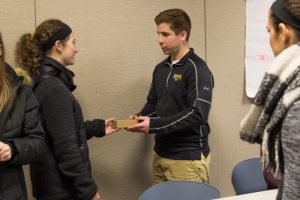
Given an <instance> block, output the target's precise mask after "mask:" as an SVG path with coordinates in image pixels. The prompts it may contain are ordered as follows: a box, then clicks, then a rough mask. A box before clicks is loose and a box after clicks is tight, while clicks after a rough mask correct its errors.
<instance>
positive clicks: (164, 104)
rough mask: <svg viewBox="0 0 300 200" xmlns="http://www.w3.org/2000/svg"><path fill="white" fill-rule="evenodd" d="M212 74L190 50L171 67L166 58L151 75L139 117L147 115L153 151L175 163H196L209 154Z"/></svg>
mask: <svg viewBox="0 0 300 200" xmlns="http://www.w3.org/2000/svg"><path fill="white" fill-rule="evenodd" d="M213 87H214V81H213V75H212V73H211V72H210V70H209V69H208V67H207V65H206V63H205V62H204V61H203V60H202V59H201V58H199V57H198V56H197V55H196V54H195V53H194V51H193V49H190V51H189V52H188V53H187V54H186V55H185V56H184V57H183V58H182V59H180V61H178V62H177V63H176V64H173V65H172V64H171V62H170V57H169V58H167V59H166V60H164V61H163V62H161V63H159V64H158V65H157V66H156V67H155V70H154V72H153V78H152V85H151V89H150V92H149V95H148V98H147V103H146V104H145V106H144V108H143V109H142V111H141V112H140V113H139V115H143V116H149V117H151V118H150V128H149V131H150V133H156V135H155V146H154V150H155V152H156V153H157V154H158V155H160V156H161V157H164V158H169V159H175V160H177V159H178V160H199V159H201V156H200V155H201V152H202V153H203V154H204V155H205V156H207V155H208V154H209V151H210V150H209V146H208V134H209V132H210V128H209V125H208V123H207V121H208V114H209V111H210V107H211V100H212V90H213Z"/></svg>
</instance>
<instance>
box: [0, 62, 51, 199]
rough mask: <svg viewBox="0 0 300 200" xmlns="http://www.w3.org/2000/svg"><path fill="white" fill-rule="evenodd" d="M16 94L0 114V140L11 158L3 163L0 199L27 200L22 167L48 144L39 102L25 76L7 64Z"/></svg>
mask: <svg viewBox="0 0 300 200" xmlns="http://www.w3.org/2000/svg"><path fill="white" fill-rule="evenodd" d="M6 72H7V74H8V78H9V81H10V82H11V84H12V87H13V89H14V91H15V96H14V99H13V101H12V103H11V104H9V105H8V106H6V107H5V108H4V109H3V110H2V111H1V112H0V119H1V120H0V140H1V141H2V142H4V143H7V144H9V145H10V147H11V150H12V158H11V160H10V161H5V162H0V200H13V199H19V200H27V199H28V198H27V191H26V185H25V178H24V173H23V168H22V165H25V164H30V163H32V162H34V161H37V160H38V159H39V158H41V157H42V156H43V155H44V152H45V149H46V145H45V139H44V131H43V129H42V126H41V121H40V118H39V112H38V102H37V100H36V98H35V96H34V94H33V92H32V90H31V88H30V87H29V86H28V85H26V84H24V82H23V77H22V76H17V74H16V73H15V71H14V70H13V69H12V68H11V67H10V66H8V65H6Z"/></svg>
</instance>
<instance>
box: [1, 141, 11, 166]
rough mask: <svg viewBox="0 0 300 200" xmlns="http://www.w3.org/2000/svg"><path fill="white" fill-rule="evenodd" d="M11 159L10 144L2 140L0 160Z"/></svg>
mask: <svg viewBox="0 0 300 200" xmlns="http://www.w3.org/2000/svg"><path fill="white" fill-rule="evenodd" d="M10 159H11V148H10V146H9V145H8V144H5V143H3V142H0V162H5V161H9V160H10Z"/></svg>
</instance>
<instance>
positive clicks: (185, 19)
mask: <svg viewBox="0 0 300 200" xmlns="http://www.w3.org/2000/svg"><path fill="white" fill-rule="evenodd" d="M155 23H156V25H159V24H161V23H167V24H169V25H170V28H171V29H172V30H173V31H174V32H175V34H176V35H178V34H179V33H181V32H182V31H185V32H186V33H187V37H186V40H187V41H189V37H190V34H191V28H192V23H191V20H190V17H189V16H188V15H187V14H186V12H184V11H183V10H181V9H169V10H165V11H162V12H160V13H159V14H158V15H157V16H156V17H155Z"/></svg>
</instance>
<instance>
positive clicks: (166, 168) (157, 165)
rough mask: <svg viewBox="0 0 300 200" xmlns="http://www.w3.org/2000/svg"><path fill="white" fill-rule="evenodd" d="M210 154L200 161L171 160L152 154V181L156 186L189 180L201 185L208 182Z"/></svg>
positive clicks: (202, 157)
mask: <svg viewBox="0 0 300 200" xmlns="http://www.w3.org/2000/svg"><path fill="white" fill-rule="evenodd" d="M209 163H210V154H209V155H208V156H207V157H206V158H205V157H204V156H203V155H202V154H201V160H171V159H166V158H162V157H160V156H159V155H157V154H156V153H155V152H154V154H153V163H152V167H153V179H154V183H155V184H158V183H161V182H165V181H171V180H190V181H196V182H201V183H208V181H209Z"/></svg>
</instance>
